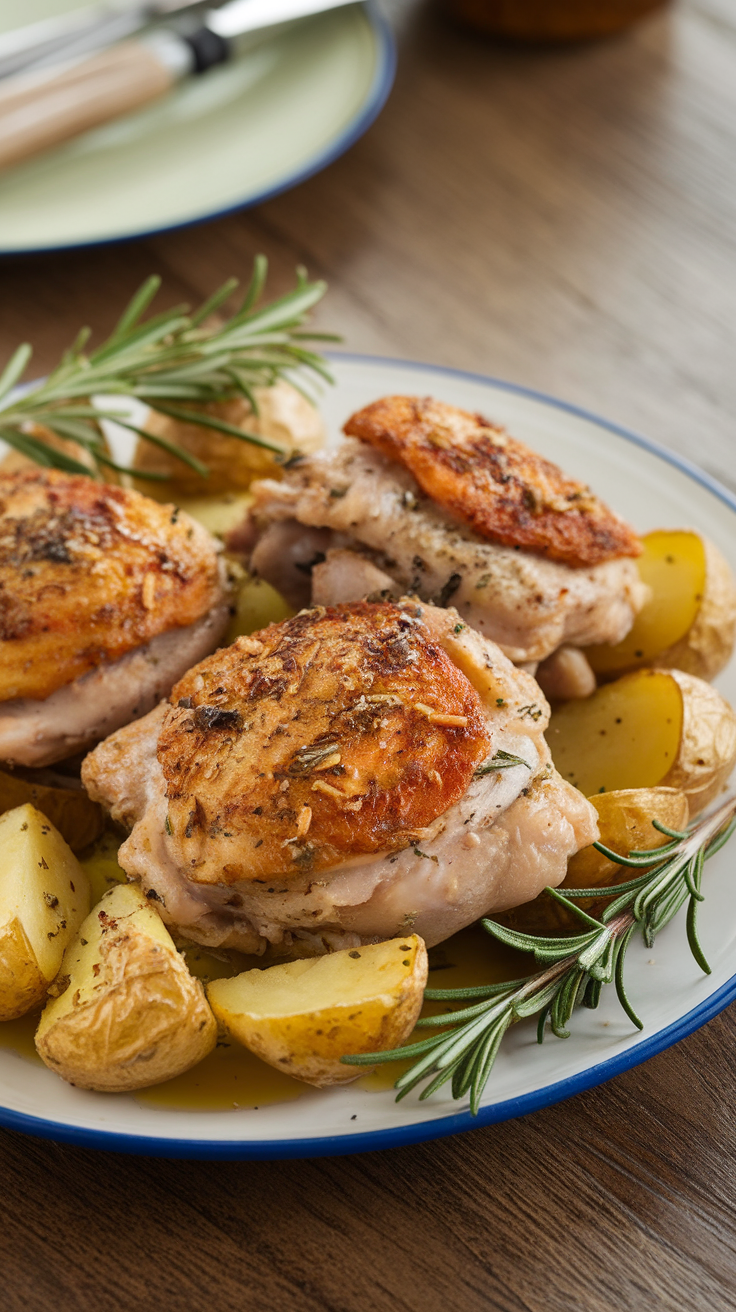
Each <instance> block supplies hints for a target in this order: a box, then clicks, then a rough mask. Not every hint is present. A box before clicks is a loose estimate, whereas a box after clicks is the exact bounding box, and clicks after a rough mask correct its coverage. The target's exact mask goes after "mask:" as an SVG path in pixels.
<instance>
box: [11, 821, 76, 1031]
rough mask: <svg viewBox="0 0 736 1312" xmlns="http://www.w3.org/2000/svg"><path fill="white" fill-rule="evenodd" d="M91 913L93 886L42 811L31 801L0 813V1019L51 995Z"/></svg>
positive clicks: (24, 1009) (19, 1014)
mask: <svg viewBox="0 0 736 1312" xmlns="http://www.w3.org/2000/svg"><path fill="white" fill-rule="evenodd" d="M88 911H89V883H88V881H87V876H86V875H85V873H84V871H83V870H82V867H81V866H80V864H79V862H78V861H77V859H76V857H75V856H74V854H73V852H71V851H70V850H69V848H68V847H67V845H66V843H65V842H64V839H63V838H62V837H61V835H60V834H59V833H58V832H57V830H56V829H55V828H54V826H53V825H52V824H50V822H49V821H48V820H47V818H46V816H45V815H42V814H41V812H40V811H37V810H36V809H35V808H34V807H32V806H30V805H28V804H26V805H25V806H18V807H16V808H15V809H14V810H12V811H6V813H5V815H3V816H2V817H0V1020H15V1019H16V1018H17V1017H18V1016H24V1015H25V1013H26V1012H27V1011H30V1010H31V1008H32V1007H35V1006H37V1005H38V1003H39V1002H42V1001H43V999H44V998H45V997H46V991H47V989H48V986H49V984H50V983H51V981H52V979H53V978H54V976H55V975H56V974H57V972H58V970H59V967H60V965H61V959H62V957H63V955H64V950H65V948H66V947H67V945H68V943H69V942H70V941H71V939H73V937H74V935H75V934H76V932H77V930H78V928H79V926H80V924H81V923H82V921H83V919H84V917H85V916H86V915H87V912H88Z"/></svg>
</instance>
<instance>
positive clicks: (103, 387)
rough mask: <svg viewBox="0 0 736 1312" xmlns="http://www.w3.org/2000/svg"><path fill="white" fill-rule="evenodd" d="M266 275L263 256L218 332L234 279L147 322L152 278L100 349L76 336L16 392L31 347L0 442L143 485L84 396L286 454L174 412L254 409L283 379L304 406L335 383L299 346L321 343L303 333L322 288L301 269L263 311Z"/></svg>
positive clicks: (9, 398) (0, 403) (58, 464)
mask: <svg viewBox="0 0 736 1312" xmlns="http://www.w3.org/2000/svg"><path fill="white" fill-rule="evenodd" d="M267 268H268V265H267V262H266V260H265V258H264V257H263V256H262V255H259V256H257V257H256V259H255V262H254V266H253V274H252V277H251V279H250V283H249V285H248V288H247V290H246V293H245V296H244V299H243V301H242V304H241V305H240V307H239V309H237V310H236V311H235V313H234V314H232V315H231V316H230V317H229V318H225V319H224V321H223V322H214V321H213V318H212V317H213V315H215V314H216V313H217V312H219V311H221V310H222V307H223V305H224V304H225V302H226V301H227V299H228V298H229V297H230V295H231V294H232V292H233V291H234V290H235V288H236V286H237V280H236V279H234V278H231V279H228V281H227V282H226V283H224V284H223V285H222V287H219V288H218V289H217V290H216V291H215V292H213V293H212V295H211V296H209V297H207V298H206V299H205V301H204V302H203V304H202V305H201V306H200V307H199V308H198V309H196V310H195V311H193V312H190V311H189V310H188V308H187V307H186V306H182V305H179V306H174V307H173V308H172V309H170V310H164V311H162V312H161V313H159V314H155V315H151V316H149V317H148V318H146V317H145V316H146V313H147V311H148V309H149V307H150V305H151V303H152V301H153V299H154V297H155V295H156V293H157V291H158V289H159V287H160V285H161V279H160V278H158V277H157V276H155V275H154V276H152V277H150V278H147V279H146V281H145V282H144V283H143V285H142V286H141V287H140V288H139V289H138V291H137V292H136V293H135V295H134V296H133V297H132V298H131V300H130V301H129V303H128V305H127V306H126V307H125V309H124V310H123V312H122V314H121V315H120V317H119V319H118V321H117V323H116V325H115V327H114V329H113V331H112V333H111V334H110V336H109V337H108V338H107V340H106V341H104V342H102V343H101V344H100V345H99V346H98V347H96V348H95V349H94V350H92V351H88V350H87V344H88V342H89V337H90V332H89V329H87V328H83V329H81V331H80V332H79V333H78V334H77V336H76V338H75V339H74V341H73V342H72V344H71V346H70V347H68V348H67V350H66V351H64V353H63V354H62V356H61V359H60V361H59V363H58V364H57V365H56V367H55V368H54V369H52V371H51V373H50V374H49V375H48V377H47V378H45V379H43V380H42V381H41V382H37V383H35V384H34V385H32V386H31V387H28V388H27V389H26V390H25V391H23V392H21V393H20V394H18V391H17V390H14V389H17V385H18V384H19V383H20V382H21V380H22V378H23V375H24V373H25V371H26V369H27V367H28V364H29V361H30V359H31V348H30V346H27V345H23V346H19V347H18V348H17V350H16V351H15V352H14V353H13V355H12V356H11V358H10V360H9V361H8V362H7V364H6V365H5V367H4V369H3V370H2V373H0V430H1V431H0V436H2V437H3V438H4V439H5V441H6V442H7V443H8V445H9V446H12V447H14V448H15V450H17V451H20V452H21V453H22V454H23V455H25V456H27V457H28V458H29V459H31V460H33V461H35V463H36V464H40V465H43V466H46V467H47V468H56V469H63V470H67V471H69V472H72V473H78V474H87V475H91V476H92V477H95V476H96V477H100V475H101V473H102V471H103V470H104V469H116V470H121V471H122V472H127V473H129V472H133V473H135V474H136V476H137V477H143V476H144V475H142V474H141V473H140V471H137V470H135V471H129V470H127V469H124V468H123V467H122V466H120V465H118V464H116V462H115V461H114V460H112V458H111V457H110V456H109V455H108V454H107V453H106V452H105V450H104V446H103V444H102V443H101V442H100V441H99V440H98V439H99V433H98V431H97V429H96V425H97V424H98V423H99V422H100V421H101V420H103V419H105V418H112V417H113V415H111V414H109V413H108V411H109V406H99V407H98V406H96V405H95V404H94V402H92V403H90V402H89V397H91V396H92V397H94V396H95V395H103V396H108V397H109V396H123V397H132V398H136V399H138V400H142V401H146V402H148V404H149V405H150V406H151V407H152V408H153V409H154V410H158V411H160V412H161V413H162V414H167V415H170V416H171V417H172V418H174V419H179V420H181V421H182V422H186V423H191V424H197V425H198V426H200V427H202V428H213V429H216V430H217V431H218V432H221V433H224V434H227V435H228V436H230V437H236V438H238V439H239V440H240V441H243V442H249V443H251V444H253V445H255V446H258V447H262V448H264V449H265V450H268V451H272V452H273V453H274V454H275V455H283V450H282V448H281V447H280V446H279V445H278V444H277V443H275V442H270V441H268V440H267V439H266V438H263V437H261V436H260V435H258V434H256V433H249V432H246V431H244V430H242V429H240V428H238V427H236V426H235V425H233V424H227V423H225V421H224V420H221V419H219V418H217V417H215V416H212V415H207V414H203V413H201V412H200V411H198V410H195V411H192V410H190V409H187V408H186V406H185V407H184V408H181V407H180V406H179V405H177V403H178V402H185V403H186V402H190V403H191V402H196V403H197V405H204V404H207V403H208V402H217V401H224V400H227V399H232V398H233V397H239V396H241V397H243V398H244V399H245V400H246V401H248V403H249V404H250V405H251V406H252V407H253V410H254V411H255V410H256V407H255V405H254V389H255V388H257V387H272V386H273V385H274V384H275V383H277V382H278V381H279V380H280V379H288V381H289V382H290V383H292V384H293V385H294V386H297V387H298V388H299V390H301V391H302V392H303V393H304V394H305V395H307V396H309V392H308V389H307V387H306V385H305V383H306V380H315V381H316V382H321V381H323V380H324V381H327V382H331V381H332V379H331V376H330V372H329V369H328V368H327V365H326V362H325V361H324V360H323V358H322V357H321V356H320V355H319V354H317V353H316V351H314V350H312V349H310V348H309V347H308V345H306V343H308V342H309V341H310V340H311V341H313V342H317V341H320V340H323V339H324V337H325V334H322V333H320V334H313V333H312V332H311V331H310V330H309V328H308V326H307V320H308V317H309V314H310V311H311V310H312V309H313V307H314V306H315V305H316V304H317V302H318V301H319V300H320V299H321V298H322V296H323V295H324V293H325V284H324V283H322V282H309V280H308V279H307V276H306V274H305V272H304V270H303V269H298V270H297V281H296V287H295V288H294V289H293V290H292V291H290V292H287V293H286V294H285V295H283V296H280V297H278V298H277V299H276V300H274V301H272V302H271V303H270V304H260V299H261V296H262V294H263V290H264V287H265V281H266V274H267ZM114 417H115V419H116V422H118V423H121V424H122V425H123V427H126V428H128V429H130V430H131V431H133V432H136V433H138V435H139V436H140V437H141V438H142V439H143V440H144V441H154V442H155V444H156V445H157V446H159V447H162V449H164V450H167V451H168V452H169V454H170V455H174V456H177V457H178V458H179V459H181V460H183V461H184V462H185V463H186V464H189V465H190V466H191V467H192V468H194V469H197V471H198V472H199V473H201V474H202V475H205V474H206V473H207V468H206V466H205V465H204V464H203V463H202V462H201V461H196V462H195V459H194V457H191V456H190V455H189V453H188V452H186V451H184V450H183V449H182V448H181V447H180V446H178V445H177V444H176V443H175V442H170V443H168V444H166V443H164V441H163V439H158V440H156V439H155V438H154V435H153V434H151V433H148V432H147V430H146V429H145V428H137V427H136V426H135V425H133V424H131V423H128V422H126V421H125V416H124V415H121V416H118V415H115V416H114ZM34 424H37V425H41V426H42V427H44V428H47V429H49V430H51V432H53V433H55V434H57V435H58V436H60V437H63V438H65V439H67V440H71V441H74V442H76V443H77V444H79V445H81V446H82V447H83V448H84V449H85V450H87V451H89V453H90V455H91V457H92V459H93V461H94V468H93V469H89V468H88V467H87V466H86V465H84V464H82V463H81V461H78V460H75V459H74V457H72V456H69V455H68V454H67V453H66V452H62V451H59V450H57V449H56V447H55V446H53V445H51V444H50V443H48V442H46V441H45V440H44V438H43V437H42V436H39V435H38V434H37V433H30V432H29V431H28V430H29V428H31V427H32V426H33V425H34ZM165 479H166V475H160V476H158V478H157V480H156V481H165Z"/></svg>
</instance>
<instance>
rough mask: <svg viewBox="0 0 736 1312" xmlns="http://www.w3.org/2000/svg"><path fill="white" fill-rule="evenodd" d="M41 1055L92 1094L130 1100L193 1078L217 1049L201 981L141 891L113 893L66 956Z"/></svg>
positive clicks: (45, 1020) (123, 888) (43, 1027)
mask: <svg viewBox="0 0 736 1312" xmlns="http://www.w3.org/2000/svg"><path fill="white" fill-rule="evenodd" d="M52 992H54V993H55V994H56V996H55V997H54V998H53V1000H52V1001H50V1002H49V1003H48V1004H47V1005H46V1008H45V1009H44V1012H43V1015H42V1017H41V1021H40V1024H39V1027H38V1030H37V1032H36V1048H37V1050H38V1054H39V1056H40V1057H41V1059H42V1061H44V1062H45V1063H46V1065H47V1066H49V1067H50V1068H51V1069H52V1070H54V1071H56V1072H57V1074H58V1075H61V1076H62V1078H63V1079H65V1080H68V1081H69V1082H70V1084H77V1085H79V1086H80V1087H81V1088H83V1089H99V1090H101V1091H103V1092H118V1093H124V1092H126V1091H129V1090H132V1089H142V1088H145V1086H146V1085H149V1084H158V1083H159V1081H161V1080H168V1079H170V1078H171V1077H172V1076H174V1075H180V1074H181V1073H182V1071H186V1070H189V1068H190V1066H194V1065H195V1064H196V1063H197V1062H198V1061H201V1060H202V1058H203V1057H206V1056H207V1054H208V1053H209V1052H211V1051H212V1049H213V1048H214V1046H215V1040H216V1037H217V1025H216V1023H215V1019H214V1017H213V1015H212V1012H211V1011H210V1008H209V1006H208V1005H207V1000H206V998H205V996H204V989H203V988H202V985H201V984H200V982H199V980H197V979H195V978H194V977H193V976H192V975H190V973H189V971H188V970H187V967H186V964H185V962H184V960H183V958H182V957H181V956H180V954H179V953H178V952H177V950H176V948H175V946H174V944H173V942H172V939H171V936H170V934H169V932H168V930H167V929H166V928H165V926H164V924H163V922H162V921H161V919H160V917H159V916H158V915H157V913H156V912H155V911H154V910H153V909H152V907H151V906H150V904H149V903H148V902H147V901H146V899H145V897H144V896H143V894H142V893H141V891H140V889H139V888H137V887H135V886H134V885H132V884H119V885H117V886H116V887H114V888H111V889H110V891H109V892H108V893H106V894H105V896H104V897H103V898H102V900H101V901H100V902H98V904H97V906H96V907H94V908H93V910H92V911H91V913H90V914H89V915H88V916H87V919H86V920H85V921H84V924H83V925H82V927H81V929H80V931H79V934H78V936H77V938H76V939H75V941H74V942H73V943H72V944H71V945H70V947H69V948H68V950H67V952H66V953H65V954H64V960H63V962H62V965H61V974H60V976H59V978H58V979H57V981H56V983H55V985H54V986H53V988H52Z"/></svg>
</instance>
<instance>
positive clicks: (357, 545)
mask: <svg viewBox="0 0 736 1312" xmlns="http://www.w3.org/2000/svg"><path fill="white" fill-rule="evenodd" d="M345 434H346V436H345V437H344V438H343V439H341V441H340V442H339V444H338V445H337V446H336V447H334V448H333V449H332V450H327V451H323V452H318V453H315V454H313V455H311V456H306V457H304V458H302V459H300V460H297V461H295V462H292V463H291V465H290V467H289V468H288V469H287V470H286V474H285V477H284V479H283V481H281V482H278V483H277V482H275V481H273V480H264V481H262V482H260V483H257V484H255V485H254V489H253V490H254V492H255V497H256V500H255V504H254V507H253V510H252V514H251V519H252V523H253V525H254V526H255V527H256V529H257V530H258V533H259V538H258V541H257V542H256V544H255V548H254V549H253V550H252V554H251V557H250V560H251V568H252V569H253V570H254V571H255V572H256V573H258V574H260V575H261V576H263V577H264V578H266V579H267V580H268V581H269V582H271V583H272V584H273V585H274V586H275V587H277V588H279V589H280V590H281V591H283V592H284V593H285V595H287V597H288V599H289V600H291V601H292V604H305V601H306V599H307V598H309V582H310V579H309V565H310V564H312V565H315V564H316V565H317V566H318V569H319V574H318V575H315V583H316V584H317V586H318V589H319V590H318V592H317V593H316V595H315V594H312V599H314V600H316V599H317V598H319V600H320V601H322V602H329V603H335V602H339V601H345V600H350V599H352V597H354V596H355V595H358V594H359V589H360V586H361V580H362V578H363V577H364V576H365V565H364V563H363V561H364V559H365V558H367V559H368V561H369V562H370V564H371V566H372V567H373V569H374V570H375V571H376V572H377V574H378V575H379V578H380V582H381V583H382V585H383V586H382V588H380V589H379V588H375V589H374V591H379V590H382V591H385V592H388V593H392V594H393V595H400V594H401V593H407V592H408V593H416V594H417V595H418V596H419V597H421V598H423V599H425V600H434V601H435V602H437V603H438V604H440V605H445V604H447V603H448V602H451V603H452V605H454V606H455V607H456V608H457V610H458V611H459V612H460V614H461V615H462V616H463V618H464V619H466V620H468V622H469V623H470V624H472V625H473V626H474V628H476V629H478V631H479V632H481V633H483V634H484V635H485V636H487V637H489V638H491V639H492V640H493V641H494V642H496V643H498V644H499V646H501V648H502V649H503V651H504V652H505V653H506V654H507V655H508V656H509V657H510V658H511V659H512V660H514V661H516V662H518V663H524V662H536V661H541V660H544V659H545V658H546V657H548V656H549V655H550V654H551V653H552V652H554V651H555V650H556V649H557V648H558V647H560V646H561V645H563V644H570V645H572V646H574V647H584V646H587V645H589V644H592V643H600V642H618V641H619V640H620V639H621V638H622V637H623V636H624V635H625V634H626V633H627V632H628V630H629V629H630V627H631V624H632V623H633V620H634V617H635V615H636V614H637V612H638V610H639V609H640V608H641V606H642V605H643V603H644V600H645V599H646V589H645V588H644V587H643V585H642V583H641V582H640V579H639V575H638V571H637V568H636V564H635V559H634V558H635V557H636V556H637V555H638V554H639V553H640V550H641V546H640V543H639V541H638V539H637V537H636V535H635V533H634V532H633V530H632V529H631V528H630V527H629V525H628V524H626V523H624V521H623V520H621V519H620V518H619V517H618V516H617V515H615V514H614V513H613V512H612V511H611V510H609V509H608V508H607V507H606V506H605V505H604V504H603V503H602V502H601V501H599V500H598V498H597V497H595V496H594V495H593V493H592V492H591V491H590V489H589V488H587V487H585V485H584V484H582V483H579V482H578V481H576V480H574V479H571V478H569V477H568V476H567V475H565V474H563V472H562V471H561V470H560V469H558V468H557V466H556V465H553V464H552V463H551V462H550V461H547V460H544V459H542V458H541V457H540V456H537V455H536V454H535V453H534V452H532V451H530V450H529V448H528V447H526V446H524V445H523V444H522V443H521V442H518V441H516V440H515V439H514V438H512V437H510V436H509V435H508V434H507V433H505V432H504V431H503V430H502V429H500V428H497V427H495V426H494V425H492V424H490V423H489V422H488V421H487V420H485V419H483V418H482V417H481V416H478V415H473V414H470V413H469V412H467V411H464V410H460V409H458V408H456V407H454V406H450V405H445V404H443V403H441V402H438V401H434V400H432V399H431V398H427V399H420V398H416V397H386V398H384V399H383V400H381V401H377V402H374V403H373V404H372V405H369V406H367V407H366V408H365V409H364V410H361V411H359V412H358V413H357V414H355V415H353V416H352V418H351V419H350V420H349V421H348V423H347V424H346V425H345ZM298 528H301V533H299V532H298V531H297V529H298ZM251 531H252V530H251ZM241 542H242V544H243V545H245V542H246V538H245V537H244V536H243V535H242V534H241ZM233 546H234V547H237V546H238V541H237V535H236V537H235V539H234V542H233ZM349 552H350V553H352V557H353V561H354V568H353V570H352V571H351V569H350V556H349V555H348V553H349ZM335 553H339V554H335ZM322 562H323V563H322ZM376 581H379V580H378V579H377V580H376ZM363 595H365V594H363Z"/></svg>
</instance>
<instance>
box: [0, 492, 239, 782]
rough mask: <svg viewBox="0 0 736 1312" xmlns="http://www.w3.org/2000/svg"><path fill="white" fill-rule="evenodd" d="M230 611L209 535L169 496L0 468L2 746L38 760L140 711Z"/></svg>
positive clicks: (217, 634) (202, 649)
mask: <svg viewBox="0 0 736 1312" xmlns="http://www.w3.org/2000/svg"><path fill="white" fill-rule="evenodd" d="M228 614H229V611H228V598H227V595H226V590H225V586H224V576H223V571H222V568H221V565H220V561H219V559H218V554H217V548H216V545H215V543H214V541H213V539H212V538H210V536H209V534H208V533H207V532H206V531H205V530H204V529H203V528H201V527H200V525H198V524H196V523H195V522H194V521H193V520H191V519H190V518H189V517H188V516H186V515H184V514H183V513H180V512H179V511H177V510H176V509H175V508H174V507H173V506H167V505H159V504H157V503H156V502H154V501H151V500H149V498H148V497H144V496H141V495H140V494H139V493H137V492H131V491H126V490H125V489H123V488H120V487H112V486H110V485H108V484H104V483H99V482H97V481H95V480H94V479H93V478H86V477H84V476H73V475H69V474H63V473H59V472H57V471H55V470H48V469H43V470H41V469H30V470H20V471H16V472H14V473H2V474H0V759H1V760H4V761H8V762H11V763H12V764H18V765H27V766H41V765H48V764H51V763H53V762H54V761H58V760H61V759H62V758H63V757H65V756H69V755H70V754H72V753H73V752H75V751H78V750H80V749H81V748H84V747H88V746H90V745H91V744H92V743H93V742H96V741H97V740H98V739H99V738H100V737H103V736H105V734H107V733H110V732H111V731H112V730H113V729H116V728H118V727H119V726H120V725H122V724H124V723H126V721H128V720H130V719H132V718H133V717H134V716H135V715H142V714H144V713H145V712H147V711H148V710H150V708H151V707H152V706H154V705H155V704H156V703H157V702H158V701H159V700H160V698H161V697H162V696H165V695H166V694H167V693H168V692H169V690H170V689H171V687H172V684H173V683H174V682H175V681H176V679H177V678H179V677H180V676H181V674H182V673H183V672H184V671H185V670H186V669H188V668H189V666H190V665H191V664H192V663H193V662H195V661H197V660H201V658H202V657H203V656H205V655H207V654H208V653H209V652H211V651H212V650H213V649H214V648H215V646H216V645H217V642H218V641H219V639H220V638H221V636H222V634H223V632H224V630H225V628H226V626H227V622H228Z"/></svg>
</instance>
